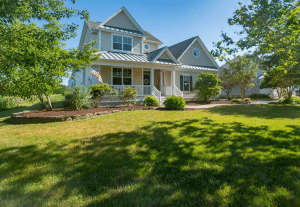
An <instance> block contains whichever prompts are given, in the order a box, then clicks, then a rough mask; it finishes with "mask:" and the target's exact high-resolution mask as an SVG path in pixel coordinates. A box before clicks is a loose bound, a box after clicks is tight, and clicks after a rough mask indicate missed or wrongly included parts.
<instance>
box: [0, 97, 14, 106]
mask: <svg viewBox="0 0 300 207" xmlns="http://www.w3.org/2000/svg"><path fill="white" fill-rule="evenodd" d="M16 106H18V100H17V99H16V98H14V97H5V96H0V109H8V108H13V107H16Z"/></svg>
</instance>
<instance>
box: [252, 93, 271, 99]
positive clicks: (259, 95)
mask: <svg viewBox="0 0 300 207" xmlns="http://www.w3.org/2000/svg"><path fill="white" fill-rule="evenodd" d="M249 98H252V99H259V98H262V99H264V98H267V99H271V98H272V97H270V95H266V94H258V93H253V94H251V95H250V96H249Z"/></svg>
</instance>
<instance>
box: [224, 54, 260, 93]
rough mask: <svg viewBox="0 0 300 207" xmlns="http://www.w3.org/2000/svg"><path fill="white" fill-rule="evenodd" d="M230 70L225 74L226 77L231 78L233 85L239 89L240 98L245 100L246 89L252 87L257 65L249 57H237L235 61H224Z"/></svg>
mask: <svg viewBox="0 0 300 207" xmlns="http://www.w3.org/2000/svg"><path fill="white" fill-rule="evenodd" d="M226 62H227V64H228V65H229V67H230V69H229V70H228V71H225V72H227V76H231V79H232V82H233V85H235V86H237V87H238V88H239V89H240V95H241V98H242V99H243V98H245V95H246V89H247V88H249V87H253V86H254V84H253V83H252V82H253V81H254V78H255V77H256V74H257V67H258V63H257V62H255V61H254V60H253V58H251V57H247V56H246V55H244V56H238V57H236V58H235V59H233V60H232V61H231V60H226Z"/></svg>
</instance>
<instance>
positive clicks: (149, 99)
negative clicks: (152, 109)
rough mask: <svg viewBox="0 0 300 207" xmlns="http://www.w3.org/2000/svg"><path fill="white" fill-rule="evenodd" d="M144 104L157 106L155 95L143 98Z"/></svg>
mask: <svg viewBox="0 0 300 207" xmlns="http://www.w3.org/2000/svg"><path fill="white" fill-rule="evenodd" d="M144 104H145V106H158V105H159V102H158V100H157V99H156V98H155V97H153V96H147V97H145V98H144Z"/></svg>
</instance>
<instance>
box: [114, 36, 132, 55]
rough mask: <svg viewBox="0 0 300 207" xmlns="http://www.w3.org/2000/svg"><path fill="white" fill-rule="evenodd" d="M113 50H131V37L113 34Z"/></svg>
mask: <svg viewBox="0 0 300 207" xmlns="http://www.w3.org/2000/svg"><path fill="white" fill-rule="evenodd" d="M113 50H121V51H127V52H128V51H129V52H131V50H132V38H131V37H124V36H119V35H113Z"/></svg>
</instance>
